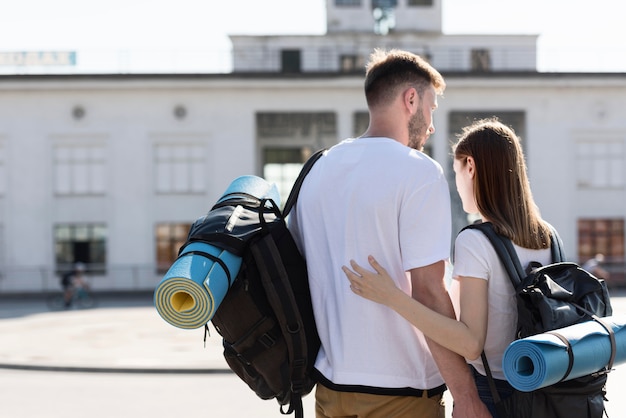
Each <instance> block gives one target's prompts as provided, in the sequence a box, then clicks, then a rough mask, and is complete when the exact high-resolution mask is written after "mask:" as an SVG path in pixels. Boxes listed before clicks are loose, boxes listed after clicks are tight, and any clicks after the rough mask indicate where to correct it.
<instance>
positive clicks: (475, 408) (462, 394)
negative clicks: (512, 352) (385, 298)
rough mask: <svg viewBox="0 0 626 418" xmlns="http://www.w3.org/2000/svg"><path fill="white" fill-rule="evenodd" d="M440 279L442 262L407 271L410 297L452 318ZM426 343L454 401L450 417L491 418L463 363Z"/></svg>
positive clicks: (450, 308)
mask: <svg viewBox="0 0 626 418" xmlns="http://www.w3.org/2000/svg"><path fill="white" fill-rule="evenodd" d="M444 276H445V262H444V261H443V260H442V261H439V262H437V263H434V264H431V265H429V266H425V267H420V268H416V269H413V270H411V282H412V287H413V292H412V296H413V298H414V299H415V300H417V301H419V302H420V303H422V304H424V305H425V306H427V307H428V308H430V309H432V310H434V311H436V312H438V313H440V314H442V315H445V316H448V317H450V318H455V314H454V308H453V307H452V302H451V301H450V296H449V294H448V291H447V290H446V286H445V282H444ZM426 341H427V343H428V346H429V348H430V351H431V353H432V355H433V358H434V359H435V362H436V363H437V366H438V367H439V371H440V373H441V375H442V377H443V379H444V380H445V382H446V385H447V386H448V388H449V389H450V392H451V394H452V398H453V399H454V417H455V418H465V417H468V418H470V417H472V418H490V417H491V414H490V413H489V411H488V410H487V408H486V407H485V404H484V403H483V402H482V401H481V400H480V398H479V397H478V390H477V389H476V384H475V383H474V378H473V377H472V375H471V374H470V370H469V366H468V365H467V362H466V361H465V359H464V358H463V357H461V356H460V355H458V354H456V353H454V352H452V351H450V350H448V349H446V348H444V347H442V346H441V345H439V344H437V343H435V342H434V341H432V340H431V339H429V338H426Z"/></svg>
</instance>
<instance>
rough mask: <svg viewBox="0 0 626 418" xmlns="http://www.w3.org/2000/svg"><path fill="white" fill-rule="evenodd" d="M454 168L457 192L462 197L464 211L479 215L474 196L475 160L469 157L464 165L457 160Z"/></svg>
mask: <svg viewBox="0 0 626 418" xmlns="http://www.w3.org/2000/svg"><path fill="white" fill-rule="evenodd" d="M452 167H453V168H454V173H455V175H456V191H457V192H458V193H459V196H460V197H461V202H462V203H463V210H464V211H465V212H467V213H478V208H477V207H476V197H475V196H474V174H475V173H474V169H475V167H474V160H473V159H472V157H468V158H467V159H466V160H465V163H463V162H462V161H461V160H458V159H456V158H455V159H454V163H453V165H452Z"/></svg>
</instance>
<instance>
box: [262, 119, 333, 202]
mask: <svg viewBox="0 0 626 418" xmlns="http://www.w3.org/2000/svg"><path fill="white" fill-rule="evenodd" d="M336 119H337V116H336V115H335V113H332V112H317V113H315V112H311V113H306V112H263V113H257V115H256V135H257V139H258V143H259V154H258V156H259V160H258V164H259V167H260V170H259V171H260V174H259V175H260V176H262V177H264V178H265V179H266V180H268V181H269V182H270V183H275V184H276V186H277V187H278V190H279V193H280V198H281V203H282V204H284V203H285V201H286V200H287V197H288V193H289V191H290V190H291V187H292V185H293V182H294V181H295V180H296V177H297V176H298V173H299V172H300V168H301V167H302V164H303V163H304V162H305V161H306V159H307V158H308V156H310V155H311V154H312V153H313V152H315V151H317V150H318V149H321V148H329V147H331V146H332V145H334V144H336V143H337V121H336Z"/></svg>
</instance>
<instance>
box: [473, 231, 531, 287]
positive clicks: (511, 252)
mask: <svg viewBox="0 0 626 418" xmlns="http://www.w3.org/2000/svg"><path fill="white" fill-rule="evenodd" d="M465 229H478V230H479V231H481V232H482V233H483V234H485V236H486V237H487V238H488V239H489V242H491V245H492V246H493V248H494V250H496V254H498V258H499V259H500V261H501V262H502V264H504V268H505V269H506V272H507V273H508V276H509V279H511V283H513V288H517V285H518V284H520V283H521V281H522V278H524V277H525V276H526V274H525V272H524V268H523V267H522V264H521V263H520V261H519V258H518V257H517V253H516V252H515V248H514V247H513V243H512V242H511V240H510V239H508V238H505V237H503V236H502V235H500V234H498V233H496V231H495V230H494V229H493V225H492V224H491V223H490V222H483V223H479V224H471V225H468V226H466V227H465V228H463V230H465Z"/></svg>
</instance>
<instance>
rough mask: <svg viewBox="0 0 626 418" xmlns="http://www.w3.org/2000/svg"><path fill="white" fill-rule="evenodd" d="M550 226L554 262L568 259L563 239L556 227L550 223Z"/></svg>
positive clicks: (551, 250)
mask: <svg viewBox="0 0 626 418" xmlns="http://www.w3.org/2000/svg"><path fill="white" fill-rule="evenodd" d="M548 226H549V227H550V252H551V254H552V262H553V263H560V262H563V261H566V257H565V250H564V249H563V241H561V237H560V236H559V233H558V232H556V229H555V228H554V227H553V226H552V225H550V224H548Z"/></svg>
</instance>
